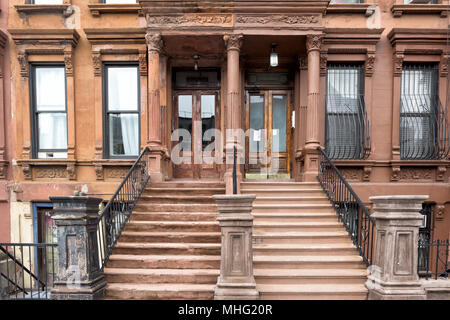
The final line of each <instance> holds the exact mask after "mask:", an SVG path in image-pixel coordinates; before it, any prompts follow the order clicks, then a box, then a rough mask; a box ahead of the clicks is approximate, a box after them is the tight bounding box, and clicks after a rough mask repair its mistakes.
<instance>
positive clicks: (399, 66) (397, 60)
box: [393, 51, 405, 77]
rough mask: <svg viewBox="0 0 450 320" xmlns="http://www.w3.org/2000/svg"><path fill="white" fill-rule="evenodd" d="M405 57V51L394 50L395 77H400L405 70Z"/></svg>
mask: <svg viewBox="0 0 450 320" xmlns="http://www.w3.org/2000/svg"><path fill="white" fill-rule="evenodd" d="M404 59H405V54H404V52H403V51H396V52H394V56H393V60H394V77H400V76H401V75H402V71H403V60H404Z"/></svg>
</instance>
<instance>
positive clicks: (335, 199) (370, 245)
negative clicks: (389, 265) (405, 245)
mask: <svg viewBox="0 0 450 320" xmlns="http://www.w3.org/2000/svg"><path fill="white" fill-rule="evenodd" d="M317 149H318V150H319V174H318V176H317V179H318V180H319V183H320V185H321V186H322V188H323V190H324V191H325V193H326V194H327V196H328V199H329V200H330V202H331V203H332V204H333V207H334V210H335V211H336V213H337V214H338V217H339V220H340V221H342V222H343V223H344V226H345V228H346V230H347V231H348V233H349V234H350V237H351V239H352V241H353V243H354V244H355V246H356V248H357V249H358V251H359V254H360V255H361V257H362V258H363V260H364V262H365V263H366V264H367V265H368V266H369V265H371V264H372V255H373V249H374V232H375V220H374V219H373V218H372V217H371V216H370V212H369V210H368V209H367V207H366V206H365V205H364V204H363V203H362V201H361V200H360V199H359V197H358V196H357V195H356V193H355V191H354V190H353V189H352V187H351V186H350V185H349V184H348V182H347V180H345V178H344V176H343V175H342V174H341V172H339V170H338V168H336V166H335V165H334V163H333V162H332V161H331V160H330V158H329V157H328V156H327V154H326V153H325V152H324V150H323V149H322V148H321V147H318V148H317Z"/></svg>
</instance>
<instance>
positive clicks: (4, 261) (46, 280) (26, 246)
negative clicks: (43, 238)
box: [0, 243, 58, 300]
mask: <svg viewBox="0 0 450 320" xmlns="http://www.w3.org/2000/svg"><path fill="white" fill-rule="evenodd" d="M57 268H58V245H57V244H53V243H0V299H5V300H9V299H49V298H50V289H51V288H52V287H53V281H54V278H55V275H56V273H57Z"/></svg>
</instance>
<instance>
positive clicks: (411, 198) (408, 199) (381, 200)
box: [369, 195, 429, 205]
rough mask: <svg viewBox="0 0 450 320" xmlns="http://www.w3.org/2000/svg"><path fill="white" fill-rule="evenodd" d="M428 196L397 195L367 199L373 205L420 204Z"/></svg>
mask: <svg viewBox="0 0 450 320" xmlns="http://www.w3.org/2000/svg"><path fill="white" fill-rule="evenodd" d="M428 198H429V196H427V195H404V196H403V195H399V196H373V197H369V199H370V201H372V202H373V203H391V204H393V205H394V204H397V203H403V202H407V203H408V202H420V203H422V202H423V201H425V200H427V199H428Z"/></svg>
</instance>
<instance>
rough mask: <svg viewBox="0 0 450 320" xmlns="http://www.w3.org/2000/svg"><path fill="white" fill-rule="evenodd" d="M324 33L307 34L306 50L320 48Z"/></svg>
mask: <svg viewBox="0 0 450 320" xmlns="http://www.w3.org/2000/svg"><path fill="white" fill-rule="evenodd" d="M323 38H324V35H322V34H312V35H307V36H306V50H307V51H308V52H309V51H311V50H320V48H321V47H322V40H323Z"/></svg>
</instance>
